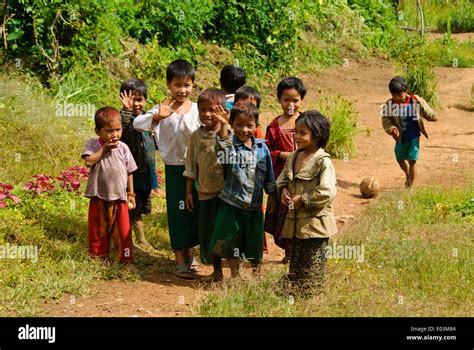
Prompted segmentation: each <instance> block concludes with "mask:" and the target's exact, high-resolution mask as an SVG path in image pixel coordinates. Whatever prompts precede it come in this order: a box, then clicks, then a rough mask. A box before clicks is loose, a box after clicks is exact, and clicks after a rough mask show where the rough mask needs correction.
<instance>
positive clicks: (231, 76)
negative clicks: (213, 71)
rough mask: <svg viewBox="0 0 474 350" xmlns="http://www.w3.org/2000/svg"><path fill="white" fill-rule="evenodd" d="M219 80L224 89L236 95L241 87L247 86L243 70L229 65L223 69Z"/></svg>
mask: <svg viewBox="0 0 474 350" xmlns="http://www.w3.org/2000/svg"><path fill="white" fill-rule="evenodd" d="M219 80H220V83H221V87H222V89H224V90H225V91H227V92H228V93H229V94H234V93H235V92H236V91H237V89H238V88H239V87H241V86H244V85H245V72H244V70H243V69H242V68H240V67H237V66H234V65H233V64H229V65H227V66H224V68H222V70H221V77H220V79H219Z"/></svg>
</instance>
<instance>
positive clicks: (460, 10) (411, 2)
mask: <svg viewBox="0 0 474 350" xmlns="http://www.w3.org/2000/svg"><path fill="white" fill-rule="evenodd" d="M400 3H401V5H400V11H401V16H399V17H402V18H403V20H404V21H406V23H408V24H409V25H410V26H413V27H415V26H416V19H417V11H418V9H417V6H416V0H402V1H400ZM422 6H423V13H424V17H425V26H426V28H427V29H429V30H442V31H445V30H446V29H447V27H448V21H450V22H451V30H452V31H453V32H472V31H474V6H473V3H472V1H470V0H454V1H451V0H449V1H448V0H428V1H422ZM418 27H419V28H420V27H421V20H420V18H419V16H418Z"/></svg>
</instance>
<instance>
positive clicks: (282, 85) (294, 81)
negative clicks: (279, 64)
mask: <svg viewBox="0 0 474 350" xmlns="http://www.w3.org/2000/svg"><path fill="white" fill-rule="evenodd" d="M289 89H295V90H296V91H298V92H299V94H300V96H301V99H302V100H303V99H304V97H305V96H306V88H305V87H304V84H303V82H302V81H301V79H298V78H296V77H288V78H285V79H283V80H282V81H280V82H279V83H278V87H277V97H278V99H280V98H281V95H283V91H285V90H289Z"/></svg>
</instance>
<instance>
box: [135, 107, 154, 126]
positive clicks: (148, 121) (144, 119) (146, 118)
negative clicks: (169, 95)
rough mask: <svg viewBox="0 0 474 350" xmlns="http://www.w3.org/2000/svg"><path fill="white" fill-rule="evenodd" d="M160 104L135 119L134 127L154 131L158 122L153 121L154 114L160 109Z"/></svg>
mask: <svg viewBox="0 0 474 350" xmlns="http://www.w3.org/2000/svg"><path fill="white" fill-rule="evenodd" d="M159 108H160V106H159V105H156V106H154V107H153V108H152V109H150V110H149V111H148V112H146V113H145V114H141V115H139V116H137V117H136V118H135V119H134V120H133V127H134V128H135V130H137V131H152V130H153V129H155V128H156V127H157V124H156V123H154V122H153V116H154V115H155V113H156V112H157V111H158V110H159Z"/></svg>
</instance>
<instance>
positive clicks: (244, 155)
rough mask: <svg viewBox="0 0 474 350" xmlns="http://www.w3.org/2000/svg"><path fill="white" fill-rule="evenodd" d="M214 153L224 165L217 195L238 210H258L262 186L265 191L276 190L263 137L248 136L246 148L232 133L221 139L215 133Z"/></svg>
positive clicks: (268, 152)
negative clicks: (219, 191)
mask: <svg viewBox="0 0 474 350" xmlns="http://www.w3.org/2000/svg"><path fill="white" fill-rule="evenodd" d="M231 140H232V141H231ZM216 155H217V161H218V162H219V163H221V164H222V165H223V167H224V189H223V190H222V192H221V194H220V195H219V198H220V199H222V200H223V201H224V202H226V203H228V204H230V205H233V206H235V207H237V208H240V209H245V210H262V208H261V207H262V201H263V189H265V192H266V193H267V194H269V193H272V192H274V191H275V189H276V187H275V177H274V175H273V168H272V159H271V155H270V151H269V150H268V147H267V145H266V144H265V140H262V139H257V138H255V137H254V136H252V148H248V147H247V146H246V145H245V144H244V143H242V142H241V141H240V140H239V139H238V138H237V137H236V136H232V137H228V138H227V139H221V138H220V137H219V135H217V143H216Z"/></svg>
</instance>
